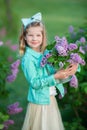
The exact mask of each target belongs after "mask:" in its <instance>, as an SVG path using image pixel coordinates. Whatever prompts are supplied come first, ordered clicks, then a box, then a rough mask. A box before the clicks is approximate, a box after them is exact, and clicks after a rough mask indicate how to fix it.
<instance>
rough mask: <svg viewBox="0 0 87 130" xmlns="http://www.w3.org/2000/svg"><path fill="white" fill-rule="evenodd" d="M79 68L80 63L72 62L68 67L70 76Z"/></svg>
mask: <svg viewBox="0 0 87 130" xmlns="http://www.w3.org/2000/svg"><path fill="white" fill-rule="evenodd" d="M77 68H78V64H77V63H74V64H70V66H69V67H68V68H67V69H68V70H69V73H68V75H69V76H71V75H74V74H75V73H76V71H77Z"/></svg>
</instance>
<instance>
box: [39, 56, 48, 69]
mask: <svg viewBox="0 0 87 130" xmlns="http://www.w3.org/2000/svg"><path fill="white" fill-rule="evenodd" d="M46 64H47V58H46V57H45V56H44V57H43V58H42V60H41V63H40V66H41V67H44V66H45V65H46Z"/></svg>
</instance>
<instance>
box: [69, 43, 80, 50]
mask: <svg viewBox="0 0 87 130" xmlns="http://www.w3.org/2000/svg"><path fill="white" fill-rule="evenodd" d="M77 48H78V46H77V45H76V44H74V43H70V44H69V45H68V49H69V51H73V50H75V49H77Z"/></svg>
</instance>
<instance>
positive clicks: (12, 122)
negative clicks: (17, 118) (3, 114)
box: [3, 120, 14, 130]
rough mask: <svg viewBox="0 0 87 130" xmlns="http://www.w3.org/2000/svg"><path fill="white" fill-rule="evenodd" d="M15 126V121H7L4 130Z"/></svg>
mask: <svg viewBox="0 0 87 130" xmlns="http://www.w3.org/2000/svg"><path fill="white" fill-rule="evenodd" d="M13 124H14V121H13V120H7V121H5V122H4V128H3V130H8V128H9V126H10V125H13Z"/></svg>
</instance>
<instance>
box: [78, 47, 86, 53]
mask: <svg viewBox="0 0 87 130" xmlns="http://www.w3.org/2000/svg"><path fill="white" fill-rule="evenodd" d="M79 51H80V52H81V53H82V54H85V51H84V50H83V47H82V46H80V47H79Z"/></svg>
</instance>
